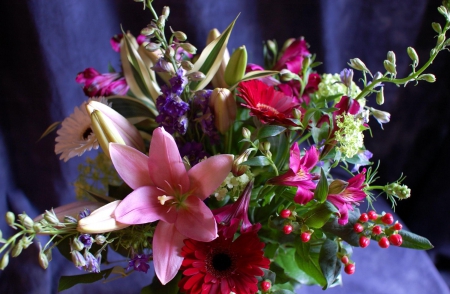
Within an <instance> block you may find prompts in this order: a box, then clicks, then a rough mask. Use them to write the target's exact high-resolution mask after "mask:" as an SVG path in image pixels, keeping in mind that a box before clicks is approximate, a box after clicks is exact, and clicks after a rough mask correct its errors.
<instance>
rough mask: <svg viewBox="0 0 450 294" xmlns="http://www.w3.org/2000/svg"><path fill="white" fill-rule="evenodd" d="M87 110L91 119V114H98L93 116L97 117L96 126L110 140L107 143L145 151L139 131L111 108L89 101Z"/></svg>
mask: <svg viewBox="0 0 450 294" xmlns="http://www.w3.org/2000/svg"><path fill="white" fill-rule="evenodd" d="M87 109H88V112H89V113H91V118H92V113H93V112H94V111H98V113H99V114H97V115H95V116H96V117H97V121H98V126H99V127H101V128H102V130H104V131H105V136H106V137H107V138H110V140H109V141H108V143H109V142H116V143H121V144H126V145H127V146H131V147H134V148H136V149H138V150H140V151H142V152H143V151H144V150H145V147H144V140H143V139H142V136H141V135H140V134H139V131H138V130H137V129H136V127H135V126H134V125H133V124H132V123H130V122H129V121H128V120H127V119H126V118H125V117H123V116H122V115H121V114H120V113H118V112H117V111H115V110H114V109H112V108H111V107H109V106H107V105H105V104H103V103H100V102H97V101H90V102H89V103H88V105H87ZM93 125H94V122H93ZM94 132H95V129H94ZM96 134H97V133H96ZM119 137H120V138H119ZM120 139H121V141H120ZM113 140H114V141H113ZM115 140H117V141H115ZM99 142H100V140H99ZM102 148H103V146H102ZM106 148H108V147H106ZM103 150H105V149H103ZM108 155H109V153H108Z"/></svg>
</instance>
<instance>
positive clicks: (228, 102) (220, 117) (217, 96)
mask: <svg viewBox="0 0 450 294" xmlns="http://www.w3.org/2000/svg"><path fill="white" fill-rule="evenodd" d="M209 105H210V106H211V107H212V108H213V111H214V125H215V126H216V128H217V130H219V132H220V133H222V134H224V133H226V132H227V131H228V130H229V128H230V126H231V125H232V124H233V123H234V120H235V119H236V112H237V106H236V101H235V100H234V96H233V93H231V91H230V90H228V89H224V88H216V89H214V90H213V92H212V93H211V98H210V100H209Z"/></svg>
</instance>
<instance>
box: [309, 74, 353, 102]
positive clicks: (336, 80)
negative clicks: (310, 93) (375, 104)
mask: <svg viewBox="0 0 450 294" xmlns="http://www.w3.org/2000/svg"><path fill="white" fill-rule="evenodd" d="M317 93H318V95H319V96H320V97H329V96H334V95H349V96H350V97H352V98H355V97H356V96H358V94H359V93H361V89H360V88H359V87H358V86H357V85H356V84H355V82H353V81H352V85H351V87H350V94H349V93H348V89H347V86H345V85H344V84H343V83H341V78H340V76H339V74H337V73H336V74H323V75H322V81H321V82H320V83H319V90H318V92H317Z"/></svg>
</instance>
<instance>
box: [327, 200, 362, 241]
mask: <svg viewBox="0 0 450 294" xmlns="http://www.w3.org/2000/svg"><path fill="white" fill-rule="evenodd" d="M360 215H361V214H360V213H359V209H358V208H355V210H353V211H351V210H350V211H349V212H348V223H347V224H345V225H340V224H339V223H338V219H337V217H334V218H333V220H332V221H330V222H327V223H326V224H325V225H324V226H323V228H322V229H323V230H324V232H326V233H332V234H334V235H336V236H338V237H340V238H342V240H344V241H345V242H347V243H349V244H350V245H352V246H355V247H359V237H358V234H357V233H355V231H354V230H353V226H354V225H355V223H356V222H357V221H358V218H359V216H360Z"/></svg>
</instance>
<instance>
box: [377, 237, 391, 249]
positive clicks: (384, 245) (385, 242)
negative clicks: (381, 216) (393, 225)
mask: <svg viewBox="0 0 450 294" xmlns="http://www.w3.org/2000/svg"><path fill="white" fill-rule="evenodd" d="M378 245H380V247H381V248H388V247H389V240H388V238H386V237H381V239H380V241H378Z"/></svg>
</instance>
